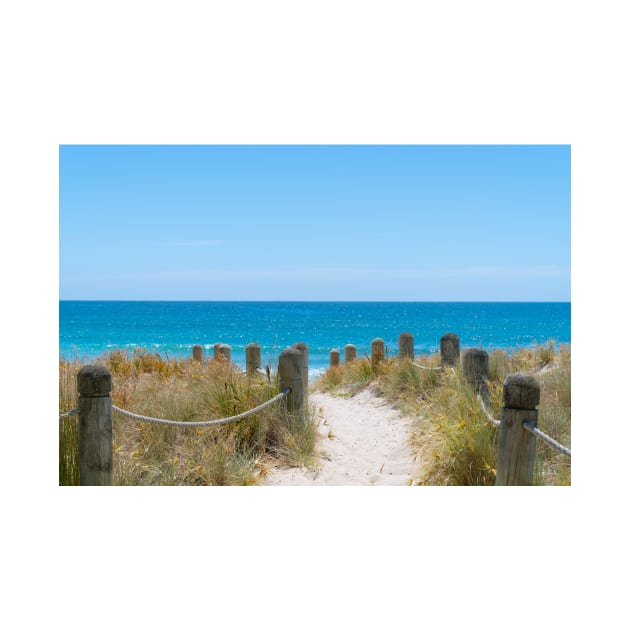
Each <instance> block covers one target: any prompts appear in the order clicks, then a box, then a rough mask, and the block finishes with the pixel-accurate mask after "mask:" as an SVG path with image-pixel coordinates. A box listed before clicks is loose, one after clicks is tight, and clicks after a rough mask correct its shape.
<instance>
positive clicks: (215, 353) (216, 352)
mask: <svg viewBox="0 0 630 630" xmlns="http://www.w3.org/2000/svg"><path fill="white" fill-rule="evenodd" d="M220 347H221V342H220V341H217V343H215V344H214V345H213V346H212V358H213V359H214V360H215V361H217V360H218V359H219V348H220Z"/></svg>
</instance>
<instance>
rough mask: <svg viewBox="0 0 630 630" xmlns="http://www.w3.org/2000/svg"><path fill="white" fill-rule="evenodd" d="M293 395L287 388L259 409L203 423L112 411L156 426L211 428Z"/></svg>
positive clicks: (121, 410)
mask: <svg viewBox="0 0 630 630" xmlns="http://www.w3.org/2000/svg"><path fill="white" fill-rule="evenodd" d="M290 393H291V388H290V387H287V388H285V389H283V390H282V391H281V392H280V393H279V394H277V395H276V396H274V397H273V398H271V399H269V400H268V401H267V402H264V403H262V405H258V407H254V408H253V409H250V410H249V411H244V412H243V413H239V414H238V415H236V416H230V417H229V418H220V419H219V420H203V421H201V422H178V421H176V420H163V419H162V418H151V417H149V416H142V415H140V414H139V413H132V412H131V411H126V410H125V409H120V407H116V405H112V409H113V410H114V411H117V412H118V413H119V414H121V415H122V416H127V417H128V418H133V419H134V420H142V421H143V422H153V423H155V424H167V425H169V426H175V427H209V426H213V425H218V424H227V423H228V422H234V421H236V420H242V419H243V418H247V416H251V415H252V414H255V413H257V412H258V411H262V410H263V409H265V408H266V407H269V406H271V405H273V404H274V403H275V402H277V401H278V400H281V399H282V398H284V397H285V396H288V395H289V394H290Z"/></svg>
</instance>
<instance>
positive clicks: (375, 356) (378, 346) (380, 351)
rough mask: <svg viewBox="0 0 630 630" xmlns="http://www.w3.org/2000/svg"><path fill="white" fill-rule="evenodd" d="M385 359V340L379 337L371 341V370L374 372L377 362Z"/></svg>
mask: <svg viewBox="0 0 630 630" xmlns="http://www.w3.org/2000/svg"><path fill="white" fill-rule="evenodd" d="M384 359H385V342H384V341H383V340H382V339H381V338H380V337H379V338H377V339H374V340H373V341H372V372H376V370H377V368H378V364H379V363H380V362H381V361H383V360H384Z"/></svg>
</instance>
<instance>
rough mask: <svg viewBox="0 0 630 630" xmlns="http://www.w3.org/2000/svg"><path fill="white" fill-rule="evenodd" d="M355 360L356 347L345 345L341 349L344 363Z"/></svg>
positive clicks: (350, 344) (349, 344)
mask: <svg viewBox="0 0 630 630" xmlns="http://www.w3.org/2000/svg"><path fill="white" fill-rule="evenodd" d="M356 358H357V347H356V346H355V345H354V344H352V343H347V344H346V346H345V348H344V349H343V360H344V361H345V362H346V363H350V361H354V360H355V359H356Z"/></svg>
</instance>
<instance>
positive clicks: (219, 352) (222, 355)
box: [215, 343, 232, 363]
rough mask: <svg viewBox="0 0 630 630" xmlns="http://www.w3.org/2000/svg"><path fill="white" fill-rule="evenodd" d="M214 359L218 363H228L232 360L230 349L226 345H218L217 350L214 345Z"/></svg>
mask: <svg viewBox="0 0 630 630" xmlns="http://www.w3.org/2000/svg"><path fill="white" fill-rule="evenodd" d="M215 353H216V354H215V358H216V359H219V360H220V361H227V362H228V363H229V362H230V361H231V360H232V348H230V346H228V345H227V343H220V344H219V345H218V348H217V347H216V345H215Z"/></svg>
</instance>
